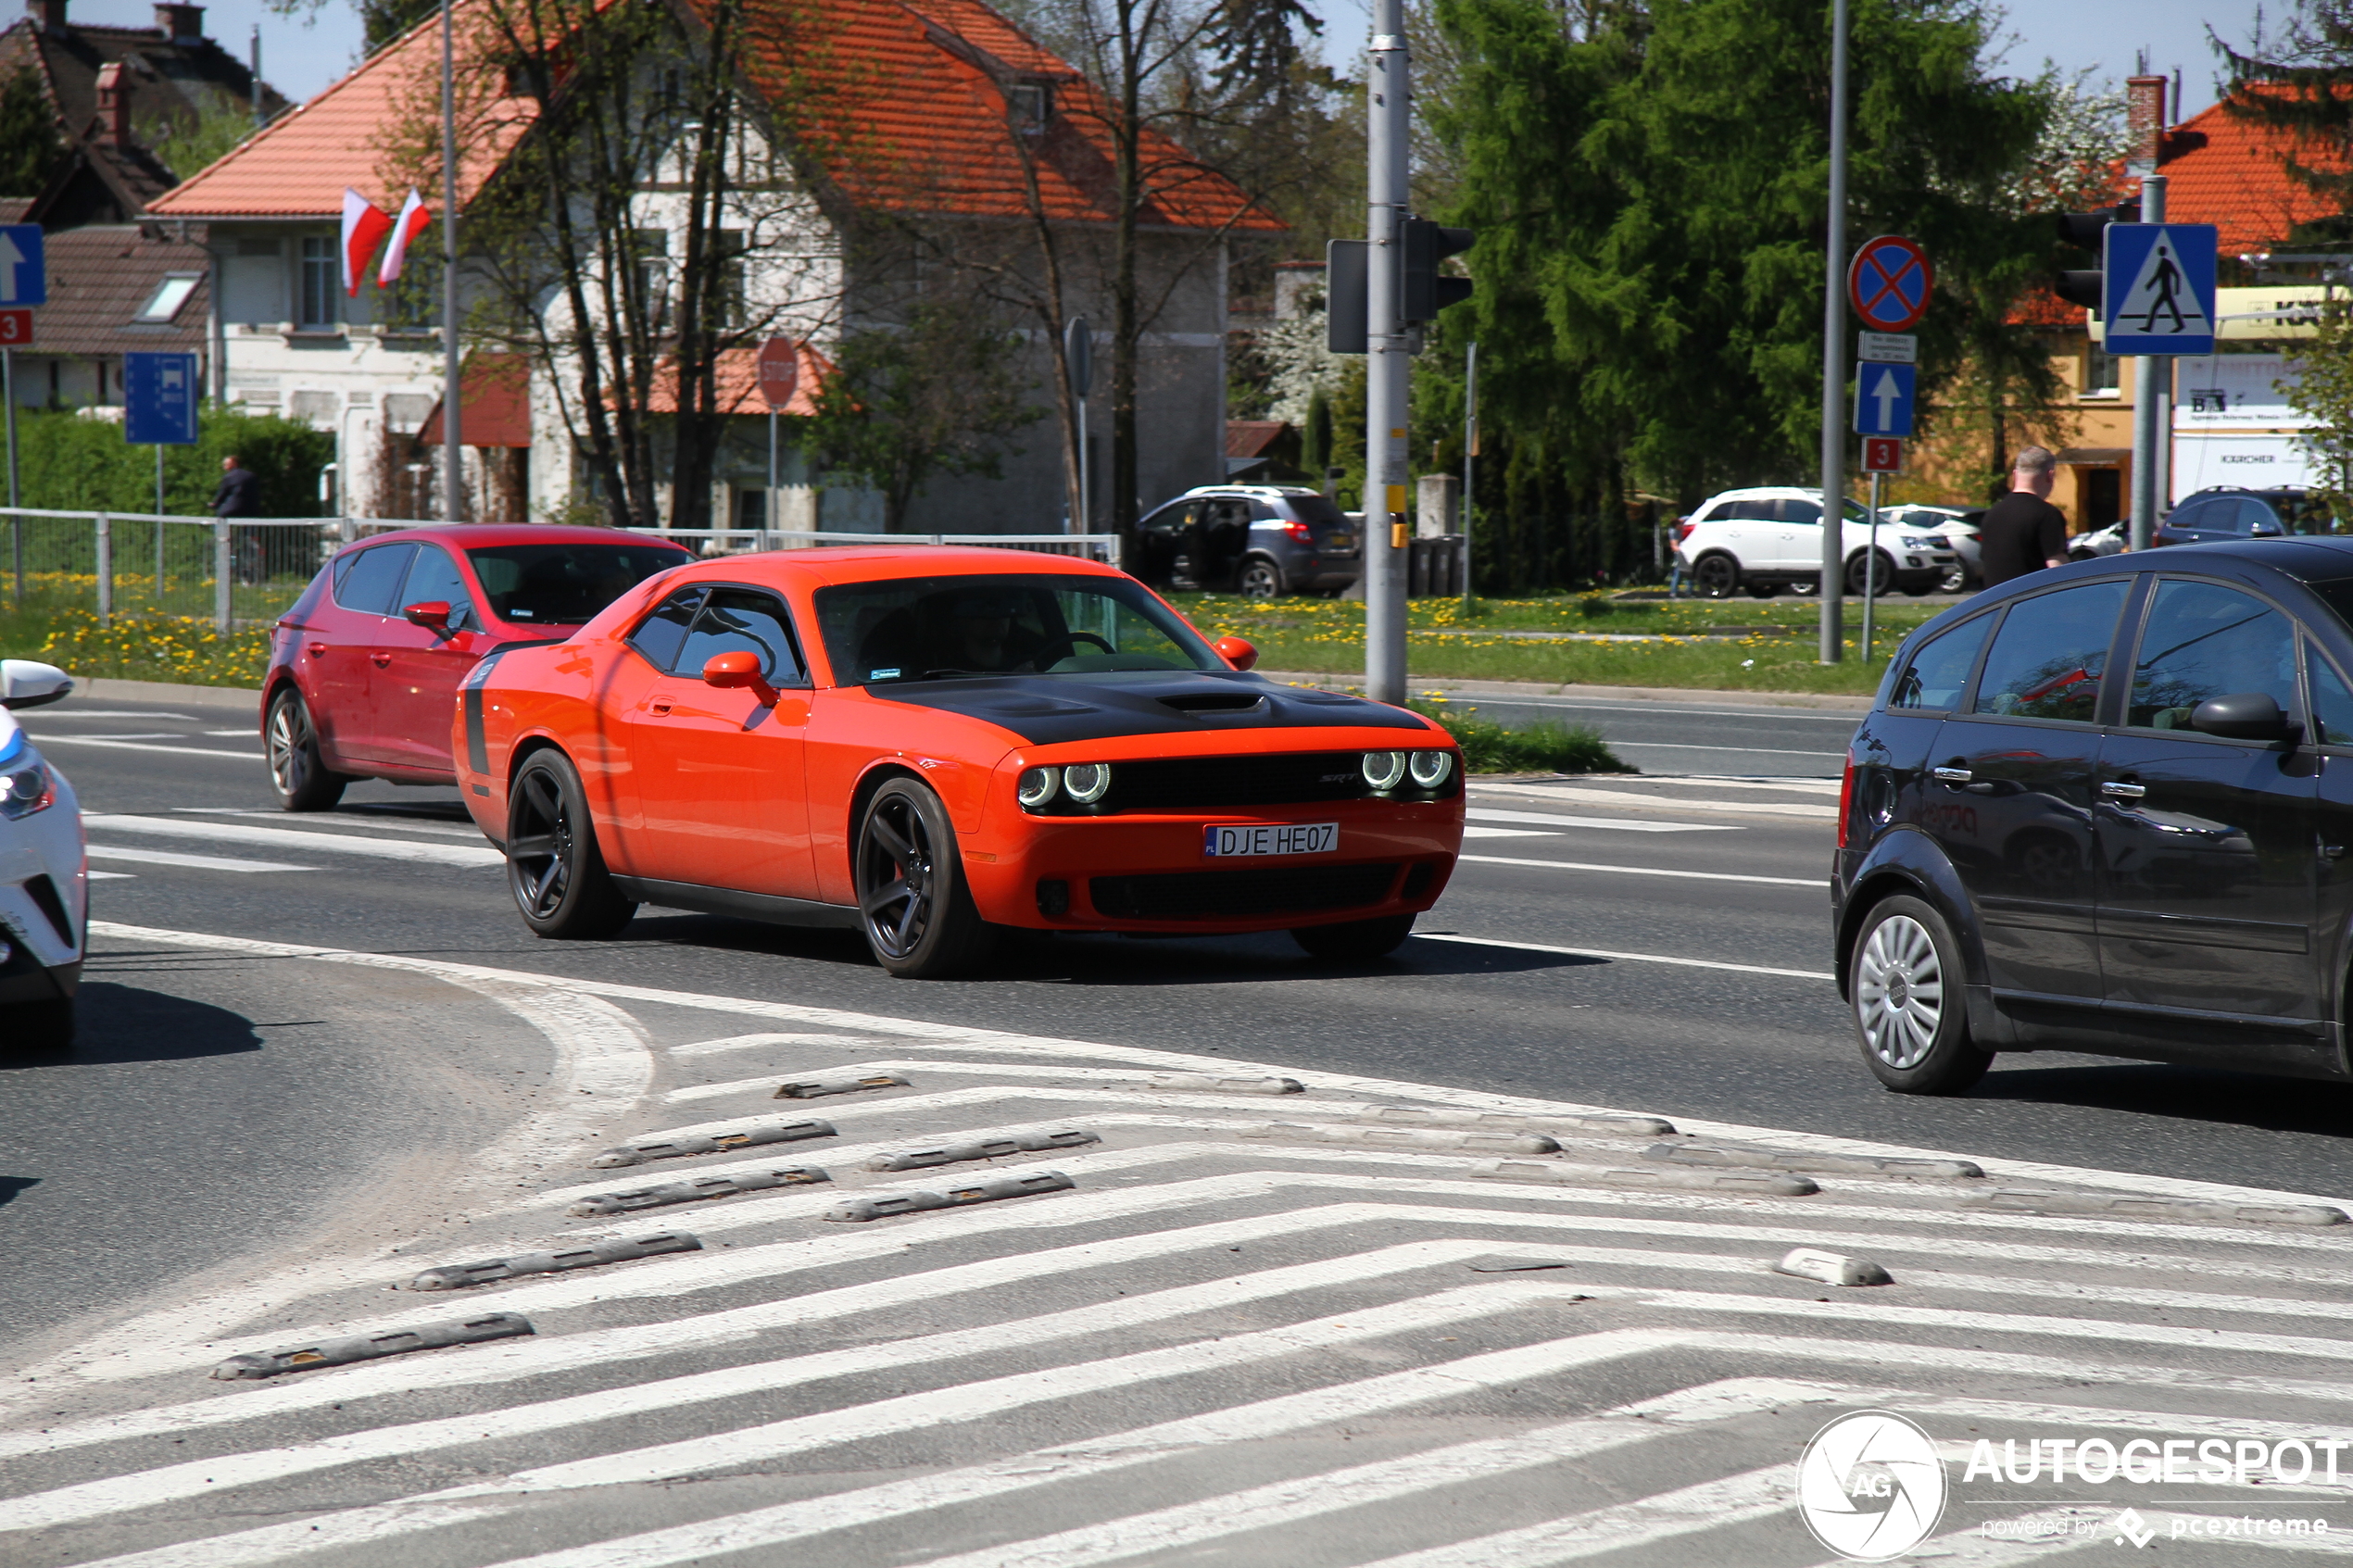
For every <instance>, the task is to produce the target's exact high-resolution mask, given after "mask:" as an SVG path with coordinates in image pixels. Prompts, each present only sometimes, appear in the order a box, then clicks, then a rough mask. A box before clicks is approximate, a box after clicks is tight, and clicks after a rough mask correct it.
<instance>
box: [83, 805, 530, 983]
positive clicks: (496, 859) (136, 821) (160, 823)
mask: <svg viewBox="0 0 2353 1568" xmlns="http://www.w3.org/2000/svg"><path fill="white" fill-rule="evenodd" d="M82 821H83V822H85V823H87V824H88V825H90V826H91V827H94V828H113V829H115V830H116V831H118V832H121V833H146V834H157V835H159V836H162V837H167V838H202V839H208V840H212V841H214V842H217V843H227V844H258V845H265V846H267V847H270V848H272V849H313V850H328V851H334V852H339V853H342V854H346V855H370V856H374V857H376V858H377V859H388V860H414V861H422V862H423V863H424V864H426V865H434V866H469V867H472V866H503V865H505V864H506V863H507V858H506V857H505V856H504V855H501V854H500V853H499V852H498V851H497V850H496V849H493V848H491V847H490V846H488V845H487V844H469V845H458V844H422V843H419V842H417V841H416V840H414V839H399V838H362V837H360V836H359V835H358V834H347V833H313V832H311V831H309V830H308V829H303V830H300V831H297V830H295V829H291V828H254V827H246V826H245V825H244V824H243V823H241V822H219V821H206V822H182V821H181V820H180V819H178V818H176V817H136V816H117V815H113V814H111V813H104V812H96V813H92V814H89V815H86V816H84V817H83V818H82ZM537 983H538V984H542V985H544V984H546V982H545V981H539V982H537Z"/></svg>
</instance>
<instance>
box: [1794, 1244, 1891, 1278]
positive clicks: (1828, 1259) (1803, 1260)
mask: <svg viewBox="0 0 2353 1568" xmlns="http://www.w3.org/2000/svg"><path fill="white" fill-rule="evenodd" d="M1773 1272H1774V1273H1777V1274H1790V1275H1793V1276H1794V1277H1796V1278H1798V1279H1812V1280H1819V1281H1821V1283H1822V1284H1824V1285H1894V1283H1895V1279H1894V1275H1892V1274H1890V1273H1888V1272H1887V1271H1886V1270H1885V1269H1882V1268H1881V1267H1880V1266H1879V1265H1878V1264H1877V1263H1871V1262H1866V1261H1864V1260H1862V1259H1860V1258H1849V1257H1847V1256H1846V1255H1845V1254H1844V1253H1843V1252H1824V1251H1822V1250H1821V1249H1820V1248H1814V1247H1800V1248H1794V1249H1793V1250H1792V1251H1791V1253H1790V1255H1789V1256H1788V1257H1786V1258H1783V1259H1782V1260H1781V1261H1780V1262H1778V1263H1776V1264H1774V1265H1773Z"/></svg>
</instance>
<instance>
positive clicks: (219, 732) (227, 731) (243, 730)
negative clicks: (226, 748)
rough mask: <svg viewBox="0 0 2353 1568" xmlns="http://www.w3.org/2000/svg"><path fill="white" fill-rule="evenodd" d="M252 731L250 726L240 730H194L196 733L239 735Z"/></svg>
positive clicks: (251, 732)
mask: <svg viewBox="0 0 2353 1568" xmlns="http://www.w3.org/2000/svg"><path fill="white" fill-rule="evenodd" d="M253 733H254V732H253V730H252V728H251V727H250V726H248V727H247V728H245V729H242V730H198V731H197V732H196V734H200V735H236V736H239V737H243V736H245V735H249V734H253Z"/></svg>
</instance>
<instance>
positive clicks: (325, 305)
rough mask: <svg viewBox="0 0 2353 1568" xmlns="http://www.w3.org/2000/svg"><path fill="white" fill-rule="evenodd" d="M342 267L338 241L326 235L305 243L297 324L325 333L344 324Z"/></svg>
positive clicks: (311, 237)
mask: <svg viewBox="0 0 2353 1568" xmlns="http://www.w3.org/2000/svg"><path fill="white" fill-rule="evenodd" d="M342 283H343V278H342V269H341V268H339V267H338V266H337V265H336V264H335V242H334V239H333V236H331V235H326V234H317V235H311V236H309V237H308V238H306V239H304V241H303V242H302V288H301V291H300V293H301V300H300V304H301V307H302V312H301V314H300V315H299V316H297V317H296V319H295V325H296V326H297V327H299V328H301V329H302V330H303V331H304V332H325V331H328V330H329V329H332V328H333V327H335V326H338V325H340V324H341V323H342V320H343V311H342V308H341V307H342V302H343V290H342Z"/></svg>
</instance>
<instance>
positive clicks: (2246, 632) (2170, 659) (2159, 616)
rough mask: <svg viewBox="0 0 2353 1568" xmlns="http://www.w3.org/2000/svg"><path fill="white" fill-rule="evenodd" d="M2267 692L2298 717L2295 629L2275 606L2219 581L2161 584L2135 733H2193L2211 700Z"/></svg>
mask: <svg viewBox="0 0 2353 1568" xmlns="http://www.w3.org/2000/svg"><path fill="white" fill-rule="evenodd" d="M2240 692H2262V693H2265V694H2267V695H2268V696H2271V698H2272V699H2273V700H2274V701H2276V702H2277V703H2278V704H2279V705H2280V708H2281V710H2282V711H2284V712H2288V713H2293V712H2295V711H2296V627H2295V624H2294V623H2293V622H2291V621H2289V620H2288V618H2287V617H2286V616H2284V615H2283V614H2281V613H2280V612H2279V611H2278V610H2276V609H2273V608H2271V606H2270V605H2267V604H2265V603H2264V602H2263V601H2262V600H2260V599H2259V598H2256V597H2255V596H2252V595H2249V594H2242V593H2240V592H2239V591H2238V590H2237V589H2236V588H2225V587H2223V586H2222V585H2221V583H2189V582H2183V581H2180V580H2178V579H2177V580H2174V581H2171V582H2165V583H2158V585H2157V593H2156V594H2155V596H2153V597H2152V598H2151V599H2150V601H2149V612H2148V619H2147V620H2146V621H2145V622H2144V623H2143V624H2142V627H2141V646H2140V649H2139V651H2138V653H2137V654H2135V655H2134V657H2133V696H2132V701H2131V703H2130V705H2129V706H2128V707H2127V709H2126V711H2125V717H2124V721H2125V722H2126V723H2128V724H2130V725H2132V726H2133V728H2135V729H2144V730H2181V729H2187V728H2188V727H2189V720H2190V709H2193V708H2196V706H2197V705H2198V704H2199V703H2201V702H2204V701H2205V700H2206V699H2207V698H2208V697H2210V696H2234V695H2236V694H2237V693H2240Z"/></svg>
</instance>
